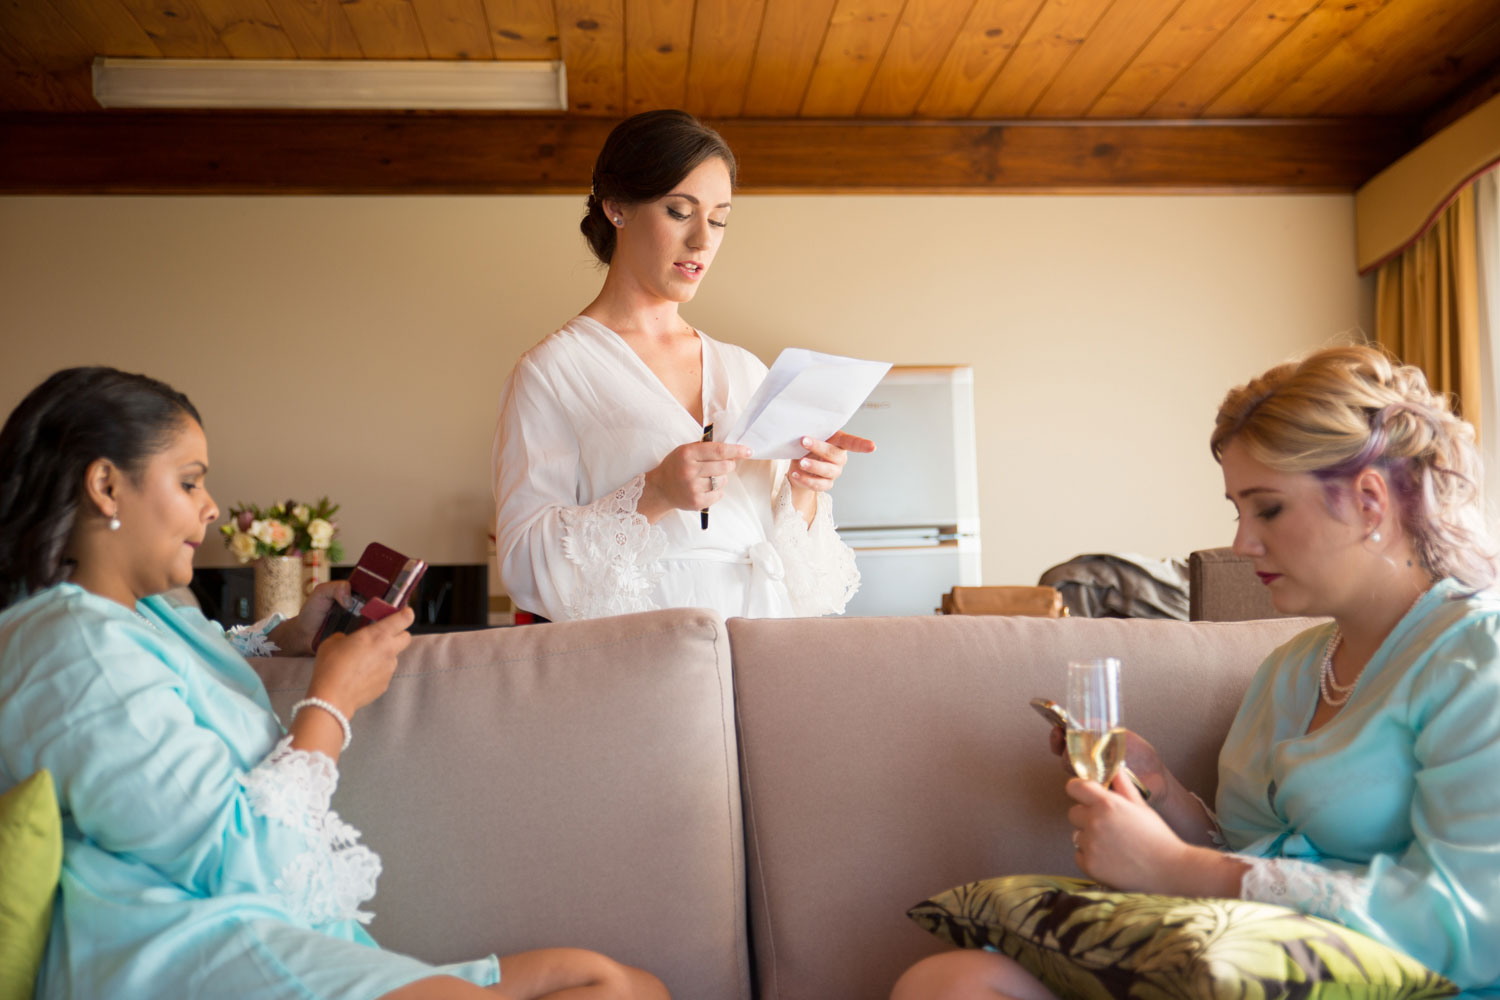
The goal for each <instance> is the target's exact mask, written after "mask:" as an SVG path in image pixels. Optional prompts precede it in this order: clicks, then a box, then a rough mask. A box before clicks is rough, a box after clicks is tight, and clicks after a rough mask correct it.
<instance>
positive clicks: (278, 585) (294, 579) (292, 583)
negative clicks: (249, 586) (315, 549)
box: [255, 556, 303, 621]
mask: <svg viewBox="0 0 1500 1000" xmlns="http://www.w3.org/2000/svg"><path fill="white" fill-rule="evenodd" d="M302 596H303V595H302V557H301V556H262V557H261V558H259V559H257V560H255V620H256V621H260V620H261V619H263V618H266V617H269V616H270V615H273V614H276V613H277V612H280V613H281V615H282V616H283V617H285V618H294V617H296V615H297V612H299V611H301V610H302Z"/></svg>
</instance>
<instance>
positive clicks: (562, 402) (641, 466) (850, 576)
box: [493, 316, 859, 621]
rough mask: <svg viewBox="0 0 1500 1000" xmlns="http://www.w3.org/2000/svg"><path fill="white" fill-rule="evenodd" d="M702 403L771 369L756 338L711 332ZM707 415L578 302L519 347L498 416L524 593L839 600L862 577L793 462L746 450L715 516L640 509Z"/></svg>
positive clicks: (500, 523)
mask: <svg viewBox="0 0 1500 1000" xmlns="http://www.w3.org/2000/svg"><path fill="white" fill-rule="evenodd" d="M698 337H699V340H700V341H701V343H702V358H703V398H702V402H703V412H704V414H705V415H706V416H707V418H708V419H710V420H714V419H716V418H717V419H723V417H722V416H718V415H729V414H735V413H738V412H740V410H741V409H743V407H744V406H745V404H746V403H747V402H748V401H749V399H750V396H751V394H752V393H753V392H754V391H755V389H756V387H757V386H758V385H759V384H760V382H761V380H762V379H763V378H764V377H765V374H766V366H765V365H764V364H762V363H761V361H760V360H759V359H758V358H756V357H755V356H754V355H753V354H751V353H750V352H748V351H746V350H744V349H742V348H739V347H735V346H733V345H730V344H724V343H720V342H719V341H716V340H713V339H712V338H710V337H708V336H706V335H704V334H702V333H701V332H700V333H699V334H698ZM702 436H703V428H702V427H701V426H699V424H698V422H697V420H695V419H694V417H693V416H692V414H690V413H689V412H688V411H687V410H686V409H684V408H683V406H682V404H681V403H679V402H678V401H677V399H676V398H675V397H673V395H672V394H671V393H670V392H669V391H668V390H667V388H666V386H664V385H663V384H662V383H661V380H660V379H658V378H657V377H656V375H655V373H654V372H652V371H651V369H650V368H649V367H647V365H646V363H645V362H644V361H642V360H641V359H640V357H639V356H638V355H637V354H636V353H635V351H633V350H632V349H631V348H630V346H629V345H628V344H626V343H625V341H624V340H623V339H621V338H620V336H619V335H618V334H616V333H615V332H614V331H612V330H610V329H609V328H608V327H605V326H604V325H602V324H600V323H598V322H596V321H594V320H592V319H589V318H587V317H584V316H579V317H577V318H575V319H573V320H571V321H570V322H568V323H567V324H566V325H565V326H563V328H562V329H560V330H558V331H557V332H556V333H554V334H552V335H551V336H549V337H548V338H547V339H546V340H543V341H542V342H541V343H540V344H538V345H537V346H535V347H533V348H532V349H531V350H529V351H527V352H526V353H525V354H523V355H522V356H521V359H520V360H519V361H518V362H517V363H516V367H515V369H514V370H513V371H512V372H511V374H510V377H509V378H508V379H506V382H505V386H504V388H503V389H502V390H501V393H500V416H499V422H498V425H497V427H496V430H495V443H494V454H493V473H494V483H495V505H496V519H495V549H496V558H497V560H498V562H499V569H500V576H501V579H502V580H503V582H504V585H505V589H506V591H507V592H508V593H509V594H510V596H511V598H512V600H513V602H514V603H515V605H516V607H518V608H520V609H522V610H525V611H530V612H533V613H535V614H540V615H542V616H544V617H546V618H550V619H552V620H553V621H562V620H566V619H573V618H597V617H601V616H604V615H615V614H625V613H628V612H633V611H649V610H652V609H655V608H667V607H703V608H711V609H713V610H714V611H717V612H718V613H719V614H721V615H723V616H724V617H726V618H729V617H735V616H740V617H751V618H760V617H793V616H814V615H822V614H829V613H839V612H842V611H843V609H844V606H845V604H846V603H847V602H848V600H849V598H850V597H851V596H852V595H853V594H854V592H855V590H856V589H857V588H858V586H859V573H858V571H857V570H856V569H855V567H854V554H853V552H852V551H850V549H849V548H848V546H846V545H845V544H844V543H843V542H842V541H841V540H840V539H839V537H838V535H837V534H836V533H835V531H834V525H833V517H832V504H831V500H830V499H829V496H828V494H826V493H824V494H819V496H818V512H817V515H816V517H815V518H814V519H813V523H812V524H811V525H810V526H809V525H807V524H805V523H804V522H803V520H802V516H801V515H800V514H799V513H798V512H797V510H796V508H795V507H793V506H792V503H791V492H790V486H789V484H788V482H787V479H786V473H787V471H788V468H789V463H787V462H785V461H777V462H772V461H754V460H752V461H742V462H740V463H739V466H738V468H737V469H736V471H735V473H734V474H733V475H731V476H730V477H728V481H727V482H726V483H725V484H724V486H723V489H724V496H723V499H722V500H720V501H719V502H718V503H716V504H714V506H713V507H712V508H710V510H709V526H708V529H707V530H704V529H703V528H702V527H701V523H700V519H699V514H698V512H697V511H684V510H677V511H671V512H669V513H668V514H667V515H666V516H664V517H663V518H662V519H661V520H660V521H658V522H657V523H656V524H655V525H652V524H649V523H647V521H646V519H645V518H644V517H643V516H641V515H640V514H638V513H636V509H635V508H636V503H637V502H638V501H639V500H640V496H641V490H642V487H643V485H644V476H645V473H646V472H647V471H648V470H650V469H653V468H655V467H656V466H657V465H658V464H659V463H660V462H661V460H662V459H663V458H665V457H666V456H667V454H668V453H669V452H671V451H672V450H673V449H675V448H677V447H678V446H679V445H683V444H686V443H688V442H692V441H698V440H701V438H702Z"/></svg>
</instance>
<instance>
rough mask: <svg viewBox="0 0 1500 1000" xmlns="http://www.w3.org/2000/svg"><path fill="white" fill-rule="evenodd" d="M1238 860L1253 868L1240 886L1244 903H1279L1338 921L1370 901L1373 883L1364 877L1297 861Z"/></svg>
mask: <svg viewBox="0 0 1500 1000" xmlns="http://www.w3.org/2000/svg"><path fill="white" fill-rule="evenodd" d="M1235 858H1236V860H1238V861H1243V862H1244V863H1245V864H1247V865H1249V866H1250V868H1249V870H1248V871H1246V872H1245V877H1244V880H1243V881H1241V882H1240V898H1241V899H1249V900H1254V901H1256V902H1259V903H1279V904H1280V905H1282V906H1290V907H1291V908H1292V909H1294V910H1300V911H1301V912H1303V913H1309V914H1311V915H1313V916H1315V917H1326V918H1328V919H1330V920H1337V919H1339V917H1340V914H1341V913H1342V912H1344V911H1347V910H1357V909H1362V908H1363V907H1364V906H1365V905H1366V904H1367V903H1368V901H1369V898H1370V889H1371V885H1370V880H1369V879H1368V878H1365V877H1364V876H1361V875H1356V874H1353V873H1349V872H1336V871H1330V870H1329V869H1327V868H1324V867H1322V866H1321V865H1315V864H1312V863H1311V862H1308V861H1298V860H1296V859H1295V858H1253V857H1247V856H1245V855H1235Z"/></svg>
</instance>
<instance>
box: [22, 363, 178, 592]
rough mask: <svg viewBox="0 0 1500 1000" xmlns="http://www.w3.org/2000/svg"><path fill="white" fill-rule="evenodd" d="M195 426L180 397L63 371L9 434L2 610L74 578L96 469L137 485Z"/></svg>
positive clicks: (163, 387)
mask: <svg viewBox="0 0 1500 1000" xmlns="http://www.w3.org/2000/svg"><path fill="white" fill-rule="evenodd" d="M188 417H191V418H192V419H193V420H194V421H196V422H197V423H198V424H200V425H201V424H202V423H203V421H202V419H201V418H199V416H198V411H197V410H196V409H195V408H194V407H193V404H192V403H191V402H189V401H188V398H187V397H186V396H184V395H183V394H182V393H180V392H178V391H177V390H176V389H173V388H172V387H171V386H169V385H167V384H165V383H164V382H158V381H157V380H156V379H153V378H147V377H146V376H145V375H132V374H130V373H129V372H122V371H116V370H115V369H113V368H67V369H64V370H63V371H60V372H58V373H57V374H55V375H53V376H52V377H51V378H49V379H47V381H45V382H43V383H42V384H41V385H39V386H37V387H36V388H35V389H33V390H31V392H30V393H29V394H28V395H27V396H26V398H25V399H23V400H21V405H19V406H17V407H16V408H15V410H14V411H13V412H12V413H11V415H10V417H9V418H8V419H7V420H6V421H5V427H4V428H3V429H0V608H3V607H7V606H9V605H11V604H14V603H15V602H16V601H18V600H20V599H22V598H23V597H25V596H26V595H27V594H28V593H33V592H35V591H37V590H41V589H43V588H45V587H50V586H52V585H53V584H55V583H58V582H60V581H61V580H62V579H63V577H64V576H65V571H64V566H63V550H64V548H65V547H66V545H67V543H68V537H69V535H71V534H72V532H73V523H74V521H75V520H76V518H77V515H78V506H79V504H80V503H81V502H82V500H83V477H84V473H85V472H86V471H87V470H88V467H89V465H90V464H92V463H93V462H94V461H95V460H97V459H101V458H107V459H109V460H110V461H111V462H113V463H114V464H115V465H116V466H118V467H119V468H120V469H121V470H123V471H124V472H125V474H126V475H128V476H130V477H132V478H133V479H134V478H136V477H138V476H139V475H140V473H141V471H142V469H143V467H144V466H145V464H146V462H147V461H148V460H149V459H150V457H151V456H152V455H154V454H156V453H157V452H159V451H161V450H162V449H163V448H165V447H166V446H167V444H168V443H169V442H170V441H171V439H172V435H173V433H174V432H175V431H176V430H177V428H178V427H180V426H181V425H182V422H183V420H184V418H188Z"/></svg>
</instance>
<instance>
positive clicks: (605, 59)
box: [0, 0, 1500, 191]
mask: <svg viewBox="0 0 1500 1000" xmlns="http://www.w3.org/2000/svg"><path fill="white" fill-rule="evenodd" d="M98 55H108V56H138V57H158V58H163V57H164V58H223V59H233V58H258V59H267V58H269V59H359V58H366V59H483V60H491V59H501V60H505V59H561V60H563V62H564V63H565V65H566V67H567V78H568V99H569V108H568V110H567V112H566V113H565V114H562V115H555V116H536V115H523V114H514V115H503V114H495V115H474V114H467V115H442V114H412V113H407V114H400V113H398V114H390V115H368V114H311V113H303V114H275V113H236V114H224V113H206V112H185V113H184V112H175V113H142V112H122V111H108V112H107V111H103V110H102V109H100V108H99V107H98V105H97V104H96V103H95V102H94V100H93V98H92V96H91V93H90V89H89V65H90V63H91V61H92V60H93V58H94V57H95V56H98ZM1497 91H1500V0H0V111H3V112H5V114H4V115H3V117H0V143H3V144H4V145H6V146H8V147H9V148H10V150H11V154H10V155H7V156H4V157H0V190H286V191H318V190H348V191H356V190H358V191H381V190H415V191H424V190H496V191H499V190H576V189H578V188H579V187H581V186H582V185H584V184H586V182H587V174H588V166H589V161H590V160H591V158H592V155H593V152H594V151H595V150H596V149H597V145H598V140H599V138H600V137H601V136H602V134H603V132H604V131H607V128H608V126H609V124H611V123H612V122H613V121H614V120H617V119H618V118H620V117H622V116H624V115H627V114H631V113H634V112H637V111H641V110H646V109H649V108H658V107H683V108H686V109H688V110H689V111H692V112H694V113H696V114H698V115H700V116H703V117H705V118H706V119H708V120H710V121H712V122H713V123H715V124H716V125H718V126H720V127H721V128H722V129H723V131H724V132H725V134H726V136H728V137H729V138H730V139H731V141H732V142H734V143H735V145H736V147H737V150H738V152H739V153H740V155H741V158H742V159H743V161H744V164H743V176H742V180H743V183H744V186H745V187H746V188H747V189H751V190H757V189H759V190H877V189H880V190H884V189H889V190H994V189H1002V190H1016V189H1033V190H1038V189H1039V190H1048V189H1079V188H1087V189H1112V188H1120V187H1131V186H1146V187H1152V188H1178V189H1216V188H1217V189H1223V188H1234V189H1247V188H1261V189H1282V190H1306V189H1320V190H1348V189H1351V188H1352V187H1354V186H1355V185H1357V184H1358V183H1361V182H1362V181H1363V180H1365V179H1366V178H1368V177H1369V176H1371V175H1372V174H1373V173H1375V172H1376V171H1378V170H1379V169H1380V168H1382V167H1383V166H1385V165H1386V164H1388V163H1389V162H1391V161H1392V160H1393V159H1395V158H1396V157H1397V156H1399V155H1400V154H1401V153H1402V152H1404V151H1405V150H1406V149H1408V148H1410V147H1411V146H1412V145H1414V144H1415V143H1416V142H1417V141H1420V139H1421V137H1422V136H1423V135H1424V134H1425V133H1426V132H1430V131H1431V130H1432V129H1433V128H1435V127H1437V126H1438V125H1440V124H1442V123H1443V122H1444V121H1446V120H1447V119H1449V118H1451V117H1452V116H1454V115H1456V114H1457V113H1460V112H1461V111H1462V110H1464V109H1465V108H1466V107H1468V106H1470V105H1472V104H1474V103H1477V102H1478V101H1479V100H1482V99H1483V98H1485V97H1487V96H1489V95H1491V94H1493V93H1495V92H1497ZM574 146H577V148H574ZM21 151H24V154H25V155H24V156H22V155H20V154H21ZM856 154H857V155H856ZM22 160H24V161H25V162H18V161H22ZM338 160H342V162H341V163H340V162H336V161H338Z"/></svg>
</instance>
